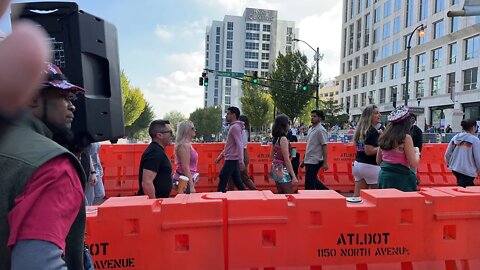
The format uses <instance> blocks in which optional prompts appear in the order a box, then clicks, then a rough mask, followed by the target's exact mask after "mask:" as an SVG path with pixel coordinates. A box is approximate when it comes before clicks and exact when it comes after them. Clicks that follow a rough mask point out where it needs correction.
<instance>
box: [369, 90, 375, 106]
mask: <svg viewBox="0 0 480 270" xmlns="http://www.w3.org/2000/svg"><path fill="white" fill-rule="evenodd" d="M368 103H369V104H370V105H371V104H375V90H373V91H369V92H368Z"/></svg>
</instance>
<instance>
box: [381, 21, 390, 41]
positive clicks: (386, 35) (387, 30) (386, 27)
mask: <svg viewBox="0 0 480 270" xmlns="http://www.w3.org/2000/svg"><path fill="white" fill-rule="evenodd" d="M389 37H390V22H387V23H386V24H384V25H383V39H387V38H389Z"/></svg>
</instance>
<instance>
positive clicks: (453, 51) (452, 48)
mask: <svg viewBox="0 0 480 270" xmlns="http://www.w3.org/2000/svg"><path fill="white" fill-rule="evenodd" d="M456 62H457V43H456V42H455V43H451V44H448V64H455V63H456Z"/></svg>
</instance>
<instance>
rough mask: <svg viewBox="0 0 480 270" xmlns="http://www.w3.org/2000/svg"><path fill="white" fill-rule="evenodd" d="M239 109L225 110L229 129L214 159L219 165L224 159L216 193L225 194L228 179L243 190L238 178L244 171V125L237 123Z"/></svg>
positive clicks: (240, 180) (230, 108)
mask: <svg viewBox="0 0 480 270" xmlns="http://www.w3.org/2000/svg"><path fill="white" fill-rule="evenodd" d="M239 117H240V109H238V108H237V107H233V106H232V107H229V108H227V115H226V117H225V118H226V121H227V123H229V125H230V127H229V129H228V135H227V141H226V142H225V148H224V150H223V151H222V152H221V153H220V155H219V156H218V157H217V158H216V159H215V163H217V164H218V163H219V162H220V160H222V158H224V159H225V163H224V164H223V167H222V170H221V171H220V175H219V178H220V181H219V183H218V187H217V191H220V192H226V188H227V183H228V179H230V178H232V179H233V183H234V184H235V186H236V187H237V189H238V190H245V187H244V186H243V184H242V179H241V176H240V170H244V169H245V163H244V161H243V152H244V151H243V149H244V148H243V140H242V130H243V129H244V124H243V122H242V121H239V120H238V118H239Z"/></svg>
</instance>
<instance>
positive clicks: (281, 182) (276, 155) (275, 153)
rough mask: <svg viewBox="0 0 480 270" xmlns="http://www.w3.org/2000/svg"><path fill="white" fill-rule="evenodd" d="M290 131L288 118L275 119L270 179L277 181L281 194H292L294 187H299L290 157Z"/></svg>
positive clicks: (278, 117)
mask: <svg viewBox="0 0 480 270" xmlns="http://www.w3.org/2000/svg"><path fill="white" fill-rule="evenodd" d="M289 129H290V121H289V119H288V116H286V115H284V114H280V115H278V116H277V117H275V122H274V123H273V127H272V137H273V141H272V150H271V152H270V157H271V158H272V166H271V167H270V177H271V178H273V180H275V185H276V186H277V190H278V193H279V194H292V193H293V185H292V181H293V184H294V185H298V180H297V176H296V175H295V172H294V171H293V167H292V162H291V161H290V156H291V154H292V149H291V146H290V143H289V142H288V139H287V137H286V136H287V132H288V130H289Z"/></svg>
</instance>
